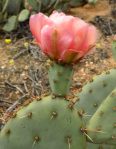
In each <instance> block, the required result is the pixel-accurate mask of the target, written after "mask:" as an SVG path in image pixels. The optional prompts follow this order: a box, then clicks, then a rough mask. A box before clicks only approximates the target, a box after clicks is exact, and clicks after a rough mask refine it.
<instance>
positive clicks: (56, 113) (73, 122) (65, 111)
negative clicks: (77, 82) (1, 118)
mask: <svg viewBox="0 0 116 149" xmlns="http://www.w3.org/2000/svg"><path fill="white" fill-rule="evenodd" d="M81 127H82V120H81V118H80V116H79V115H78V113H77V110H76V109H70V108H69V102H68V101H66V100H62V99H61V98H60V99H59V98H56V99H51V97H50V96H48V97H45V98H44V99H42V100H39V101H37V100H35V101H33V102H32V103H30V104H29V105H28V106H26V107H24V108H22V109H21V110H20V111H19V112H18V113H17V114H16V115H15V116H14V117H13V118H12V119H10V120H9V121H8V122H7V124H6V125H5V127H4V128H3V129H2V131H1V132H0V149H77V148H78V149H85V148H86V147H85V146H86V139H85V137H84V136H83V134H82V133H81Z"/></svg>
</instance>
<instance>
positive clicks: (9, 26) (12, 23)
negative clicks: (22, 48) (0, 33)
mask: <svg viewBox="0 0 116 149" xmlns="http://www.w3.org/2000/svg"><path fill="white" fill-rule="evenodd" d="M17 23H18V19H17V16H15V15H14V16H11V17H10V18H8V21H7V23H6V24H5V25H4V26H3V30H4V31H6V32H11V31H12V30H15V29H16V27H17Z"/></svg>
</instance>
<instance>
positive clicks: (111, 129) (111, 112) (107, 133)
mask: <svg viewBox="0 0 116 149" xmlns="http://www.w3.org/2000/svg"><path fill="white" fill-rule="evenodd" d="M87 132H88V135H89V136H90V137H91V138H92V140H93V141H94V142H95V143H103V142H104V143H106V144H112V145H116V88H115V89H114V90H113V91H112V92H111V93H110V95H109V96H108V97H107V98H106V99H105V100H104V101H103V102H102V104H101V105H100V107H99V108H98V110H97V111H96V112H95V114H94V115H93V116H92V118H91V119H90V121H89V123H88V125H87Z"/></svg>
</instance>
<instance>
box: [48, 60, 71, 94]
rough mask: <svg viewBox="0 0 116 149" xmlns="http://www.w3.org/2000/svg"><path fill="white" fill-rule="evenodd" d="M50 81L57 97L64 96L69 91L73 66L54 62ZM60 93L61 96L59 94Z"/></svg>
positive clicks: (50, 69) (50, 71) (50, 72)
mask: <svg viewBox="0 0 116 149" xmlns="http://www.w3.org/2000/svg"><path fill="white" fill-rule="evenodd" d="M48 75H49V82H50V87H51V90H52V93H53V94H55V96H57V97H64V96H66V95H67V94H68V93H69V89H70V83H71V79H72V75H73V66H70V65H63V64H58V63H55V62H54V63H53V65H52V66H51V67H50V68H49V73H48ZM59 95H60V96H59Z"/></svg>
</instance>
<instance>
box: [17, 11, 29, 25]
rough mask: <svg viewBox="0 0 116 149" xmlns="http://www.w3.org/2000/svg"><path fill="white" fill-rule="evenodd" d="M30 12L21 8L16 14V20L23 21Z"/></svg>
mask: <svg viewBox="0 0 116 149" xmlns="http://www.w3.org/2000/svg"><path fill="white" fill-rule="evenodd" d="M29 15H30V12H29V10H28V9H23V10H22V11H21V12H20V13H19V16H18V21H19V22H24V21H26V20H27V19H28V18H29Z"/></svg>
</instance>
